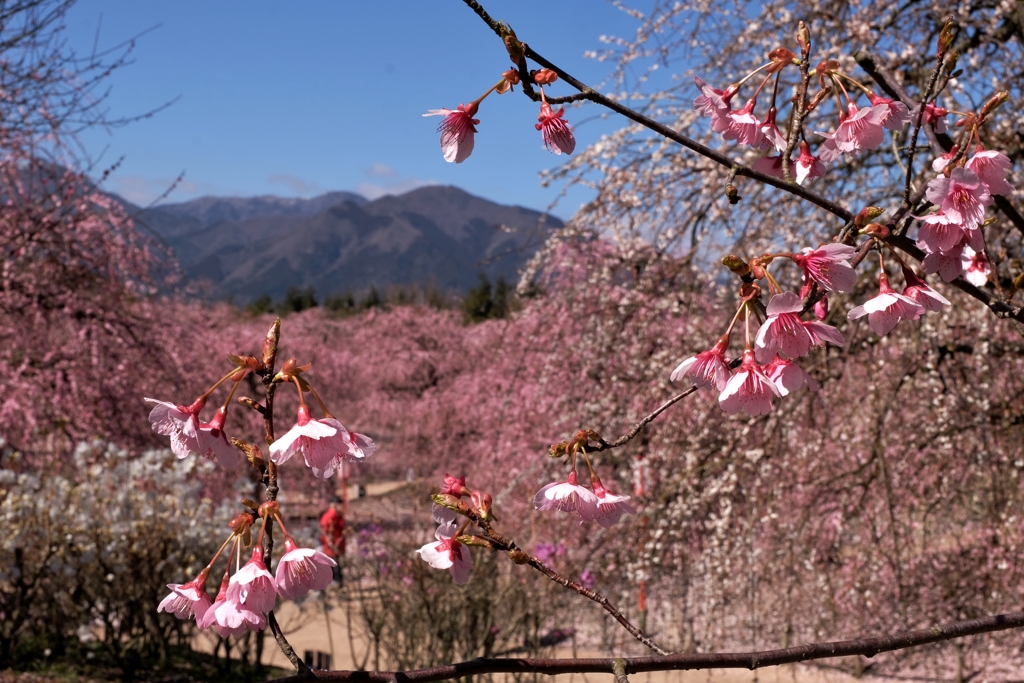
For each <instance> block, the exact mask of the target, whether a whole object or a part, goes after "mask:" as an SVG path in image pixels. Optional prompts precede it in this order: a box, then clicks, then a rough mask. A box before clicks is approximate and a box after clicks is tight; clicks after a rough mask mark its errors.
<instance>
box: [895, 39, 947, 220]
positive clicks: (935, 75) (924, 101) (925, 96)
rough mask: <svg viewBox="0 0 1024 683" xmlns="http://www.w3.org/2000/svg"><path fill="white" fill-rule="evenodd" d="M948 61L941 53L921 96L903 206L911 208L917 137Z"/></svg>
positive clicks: (908, 156)
mask: <svg viewBox="0 0 1024 683" xmlns="http://www.w3.org/2000/svg"><path fill="white" fill-rule="evenodd" d="M945 63H946V54H945V52H940V53H939V59H938V63H936V65H935V69H934V70H932V75H931V78H929V79H928V86H927V87H926V88H925V89H924V92H923V93H922V96H921V104H920V107H921V108H920V109H919V110H918V112H917V121H915V122H914V132H913V133H912V134H911V136H910V151H909V152H907V177H906V181H905V185H904V188H903V204H902V207H903V208H906V209H909V208H910V181H911V180H912V179H913V177H914V152H916V151H917V137H918V135H920V133H921V122H922V121H924V110H925V107H926V106H927V105H928V100H930V99H931V97H932V94H933V93H932V90H933V89H934V88H935V83H936V82H937V81H938V80H939V74H941V73H942V67H943V65H944V64H945Z"/></svg>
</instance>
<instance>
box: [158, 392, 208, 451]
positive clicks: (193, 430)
mask: <svg viewBox="0 0 1024 683" xmlns="http://www.w3.org/2000/svg"><path fill="white" fill-rule="evenodd" d="M146 402H147V403H155V404H156V405H155V406H154V407H153V410H152V411H150V413H149V422H150V424H151V425H152V426H153V431H154V432H156V433H157V434H161V435H163V436H169V437H171V450H172V451H173V452H174V454H175V455H176V456H178V457H179V458H187V457H188V456H190V455H199V454H200V453H202V452H203V449H201V448H200V447H199V434H198V432H199V421H198V420H197V419H196V416H197V415H198V414H199V411H200V410H202V407H203V406H202V403H203V402H200V401H196V402H195V403H194V404H193V405H191V406H179V405H175V404H174V403H168V402H167V401H158V400H156V399H154V398H147V399H146Z"/></svg>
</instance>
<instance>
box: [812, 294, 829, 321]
mask: <svg viewBox="0 0 1024 683" xmlns="http://www.w3.org/2000/svg"><path fill="white" fill-rule="evenodd" d="M814 317H815V318H817V319H818V320H824V319H825V318H827V317H828V297H827V296H823V297H821V298H820V299H819V300H818V303H816V304H814Z"/></svg>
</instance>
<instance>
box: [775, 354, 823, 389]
mask: <svg viewBox="0 0 1024 683" xmlns="http://www.w3.org/2000/svg"><path fill="white" fill-rule="evenodd" d="M765 374H766V375H768V376H769V377H770V378H771V380H772V381H773V382H775V386H776V388H778V390H779V394H780V395H781V396H789V395H790V394H791V393H793V392H794V391H799V390H800V389H803V388H804V387H807V388H808V389H809V390H811V391H817V390H818V383H817V382H815V381H814V378H813V377H811V376H810V375H808V374H807V373H806V372H805V371H804V369H803V368H801V367H800V366H799V365H797V364H796V363H794V362H793V361H789V360H786V359H785V358H779V357H778V356H776V357H775V360H773V361H772V362H771V363H769V364H768V366H767V367H765Z"/></svg>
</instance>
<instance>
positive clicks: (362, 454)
mask: <svg viewBox="0 0 1024 683" xmlns="http://www.w3.org/2000/svg"><path fill="white" fill-rule="evenodd" d="M376 450H377V446H376V444H374V443H373V440H372V439H370V437H368V436H365V435H363V434H356V433H355V432H350V431H348V430H347V429H345V427H344V425H342V424H341V423H340V422H338V420H337V418H335V417H333V416H330V415H328V416H326V417H324V418H321V419H314V418H312V417H310V414H309V407H308V406H306V405H305V404H300V405H299V408H298V417H297V419H296V421H295V425H294V426H292V428H291V429H289V430H288V431H287V432H285V434H284V435H283V436H282V437H281V438H280V439H278V440H277V441H275V442H274V443H272V444H270V459H271V460H272V461H274V462H276V463H277V464H278V465H281V464H284V463H285V462H287V461H288V460H290V459H291V458H292V456H294V455H296V454H302V457H303V459H304V460H305V461H306V466H307V467H309V469H310V470H312V472H313V475H314V476H316V477H319V478H321V479H327V478H328V477H330V476H332V475H333V474H334V473H335V471H336V470H337V469H338V468H339V467H341V464H342V463H343V462H344V461H346V460H347V461H359V460H365V459H366V458H368V457H370V456H371V455H373V454H374V452H376Z"/></svg>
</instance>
